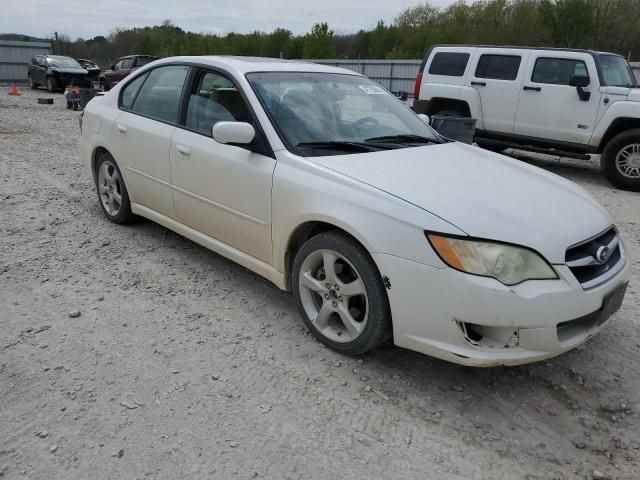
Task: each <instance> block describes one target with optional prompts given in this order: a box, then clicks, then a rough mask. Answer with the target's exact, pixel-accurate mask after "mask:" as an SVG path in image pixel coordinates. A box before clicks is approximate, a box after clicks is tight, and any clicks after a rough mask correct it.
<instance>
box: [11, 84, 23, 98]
mask: <svg viewBox="0 0 640 480" xmlns="http://www.w3.org/2000/svg"><path fill="white" fill-rule="evenodd" d="M9 95H12V96H14V97H19V96H20V95H22V94H21V93H20V90H18V86H17V85H16V84H15V83H12V84H11V90H10V91H9Z"/></svg>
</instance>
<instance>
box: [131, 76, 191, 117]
mask: <svg viewBox="0 0 640 480" xmlns="http://www.w3.org/2000/svg"><path fill="white" fill-rule="evenodd" d="M188 72H189V67H187V66H185V65H168V66H166V67H158V68H156V69H154V70H152V71H151V72H149V74H148V75H147V79H146V81H145V82H144V84H143V85H142V87H141V88H140V91H139V92H138V94H137V95H135V99H134V102H133V107H132V108H131V111H132V112H135V113H139V114H141V115H145V116H147V117H151V118H155V119H158V120H162V121H164V122H169V123H174V124H176V123H178V109H179V107H180V97H181V95H182V87H183V85H184V81H185V79H186V78H187V73H188ZM134 82H135V80H134ZM132 83H133V82H132Z"/></svg>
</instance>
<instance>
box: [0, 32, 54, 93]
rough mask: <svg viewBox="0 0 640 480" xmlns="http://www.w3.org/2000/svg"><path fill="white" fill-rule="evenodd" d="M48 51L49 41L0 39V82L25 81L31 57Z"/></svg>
mask: <svg viewBox="0 0 640 480" xmlns="http://www.w3.org/2000/svg"><path fill="white" fill-rule="evenodd" d="M48 53H51V44H50V43H49V42H17V41H13V40H0V83H8V82H26V81H27V64H28V63H29V62H30V61H31V57H33V56H34V55H45V54H48Z"/></svg>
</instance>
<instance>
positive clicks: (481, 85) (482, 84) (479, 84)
mask: <svg viewBox="0 0 640 480" xmlns="http://www.w3.org/2000/svg"><path fill="white" fill-rule="evenodd" d="M471 85H475V86H477V87H486V86H487V82H471Z"/></svg>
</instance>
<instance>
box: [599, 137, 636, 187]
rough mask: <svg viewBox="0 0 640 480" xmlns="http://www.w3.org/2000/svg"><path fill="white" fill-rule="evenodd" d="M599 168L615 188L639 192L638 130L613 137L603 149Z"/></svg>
mask: <svg viewBox="0 0 640 480" xmlns="http://www.w3.org/2000/svg"><path fill="white" fill-rule="evenodd" d="M600 167H601V168H602V172H603V173H604V176H605V177H606V179H607V180H608V181H609V182H610V183H611V184H612V185H614V186H615V187H618V188H621V189H623V190H631V191H634V192H638V191H640V128H636V129H633V130H628V131H626V132H622V133H619V134H618V135H616V136H615V137H613V138H612V139H611V140H610V141H609V143H607V145H606V146H605V147H604V150H603V152H602V157H601V159H600Z"/></svg>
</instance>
